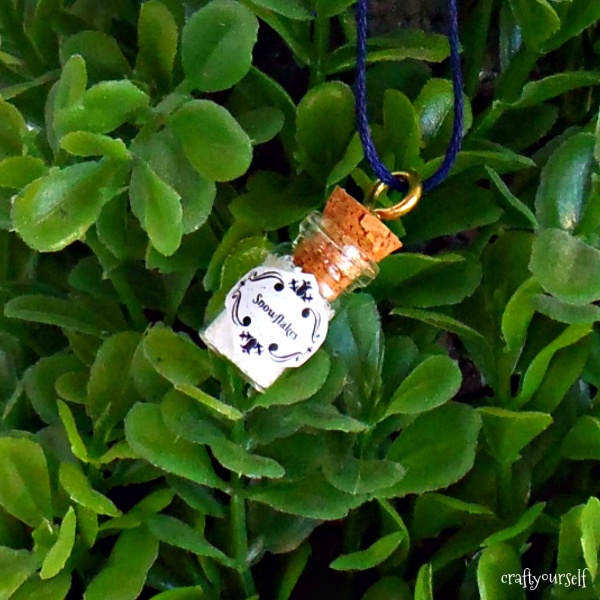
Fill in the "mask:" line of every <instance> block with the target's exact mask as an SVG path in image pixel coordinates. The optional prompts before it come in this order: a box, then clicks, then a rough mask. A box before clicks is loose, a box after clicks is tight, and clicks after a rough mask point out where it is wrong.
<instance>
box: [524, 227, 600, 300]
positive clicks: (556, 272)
mask: <svg viewBox="0 0 600 600" xmlns="http://www.w3.org/2000/svg"><path fill="white" fill-rule="evenodd" d="M529 268H530V269H531V272H532V273H533V274H534V275H535V277H536V278H537V280H538V281H539V282H540V284H541V285H542V287H543V288H544V289H545V290H546V291H547V292H549V293H551V294H554V295H555V296H557V297H558V298H560V299H561V300H564V301H565V302H570V303H571V304H589V303H590V302H594V301H596V300H598V299H600V251H599V250H596V249H595V248H592V247H591V246H589V245H588V244H586V243H585V242H583V241H581V240H580V239H579V238H576V237H573V236H572V235H570V234H569V233H568V232H566V231H561V230H560V229H545V230H544V231H542V232H540V233H539V234H538V235H537V236H536V239H535V242H534V243H533V252H532V254H531V262H530V264H529Z"/></svg>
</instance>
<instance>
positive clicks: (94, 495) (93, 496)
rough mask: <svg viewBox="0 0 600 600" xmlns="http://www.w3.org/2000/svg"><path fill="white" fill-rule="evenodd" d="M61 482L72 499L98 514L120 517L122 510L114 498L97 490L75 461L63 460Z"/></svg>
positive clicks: (60, 474)
mask: <svg viewBox="0 0 600 600" xmlns="http://www.w3.org/2000/svg"><path fill="white" fill-rule="evenodd" d="M58 475H59V480H60V484H61V485H62V487H63V488H64V490H65V491H66V492H67V494H69V496H70V498H71V500H73V501H74V502H76V503H77V504H79V505H80V506H84V507H85V508H87V509H89V510H91V511H93V512H94V513H96V514H98V515H108V516H109V517H118V516H119V515H120V514H121V511H120V510H119V509H118V508H117V507H116V506H115V505H114V503H113V502H112V500H110V499H109V498H107V497H106V496H104V495H103V494H101V493H100V492H98V491H96V490H95V489H94V488H93V487H92V484H91V483H90V481H89V479H88V478H87V477H86V476H85V475H84V474H83V472H82V471H81V469H80V468H79V466H78V465H77V464H75V463H69V462H62V463H61V464H60V468H59V471H58Z"/></svg>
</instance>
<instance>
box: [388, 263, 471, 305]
mask: <svg viewBox="0 0 600 600" xmlns="http://www.w3.org/2000/svg"><path fill="white" fill-rule="evenodd" d="M481 276H482V270H481V265H480V264H479V262H478V261H476V260H473V259H472V258H470V257H468V256H465V260H460V261H451V262H450V261H448V262H440V263H439V264H438V265H436V266H435V268H431V269H425V270H423V271H422V272H421V273H417V274H416V275H414V276H413V277H410V278H409V279H407V280H406V281H405V282H404V283H402V285H400V286H398V287H397V288H396V290H395V294H394V296H396V297H398V298H401V299H402V305H403V306H407V307H419V308H430V307H434V306H443V305H446V304H458V303H459V302H461V301H462V300H464V299H465V298H466V297H467V296H470V295H471V294H472V293H473V292H474V291H475V289H476V288H477V287H478V286H479V284H480V282H481Z"/></svg>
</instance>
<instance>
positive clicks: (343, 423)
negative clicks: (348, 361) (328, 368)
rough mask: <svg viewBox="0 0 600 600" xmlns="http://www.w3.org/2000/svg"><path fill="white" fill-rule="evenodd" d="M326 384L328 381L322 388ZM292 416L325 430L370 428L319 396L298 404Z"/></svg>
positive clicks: (354, 430) (354, 431)
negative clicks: (323, 401)
mask: <svg viewBox="0 0 600 600" xmlns="http://www.w3.org/2000/svg"><path fill="white" fill-rule="evenodd" d="M332 369H333V367H332ZM326 386H327V383H325V385H324V386H323V388H321V389H324V388H325V387H326ZM318 395H319V394H318ZM292 418H293V420H294V421H296V422H298V423H301V424H302V425H304V426H306V427H312V428H314V429H322V430H324V431H345V432H346V433H359V432H361V431H364V430H365V429H367V428H368V425H366V424H365V423H362V422H361V421H357V420H356V419H353V418H352V417H349V416H348V415H344V414H343V413H341V412H340V411H339V410H338V409H337V408H336V407H335V406H334V405H332V404H323V403H322V402H321V401H319V399H318V398H315V399H314V400H311V401H309V402H303V403H302V404H300V405H298V406H296V407H295V408H294V412H293V415H292Z"/></svg>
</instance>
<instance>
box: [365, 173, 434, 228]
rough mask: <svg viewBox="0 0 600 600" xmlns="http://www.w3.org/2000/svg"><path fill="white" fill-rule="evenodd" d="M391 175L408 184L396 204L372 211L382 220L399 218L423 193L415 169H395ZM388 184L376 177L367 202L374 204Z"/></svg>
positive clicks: (387, 187) (416, 202) (407, 211)
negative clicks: (404, 192)
mask: <svg viewBox="0 0 600 600" xmlns="http://www.w3.org/2000/svg"><path fill="white" fill-rule="evenodd" d="M392 175H393V176H394V177H396V178H398V179H403V180H404V181H406V183H407V184H408V192H406V195H405V196H404V198H402V200H400V202H398V204H394V206H390V207H389V208H376V209H373V210H372V212H373V214H374V215H376V216H377V217H379V218H380V219H381V220H382V221H393V220H394V219H399V218H400V217H402V216H404V215H405V214H406V213H409V212H410V211H411V210H412V209H413V208H414V207H415V206H416V205H417V204H418V202H419V200H420V199H421V194H422V193H423V183H422V181H421V177H420V176H419V174H418V173H416V172H415V171H396V172H394V173H392ZM389 187H390V186H389V185H388V184H387V183H384V182H383V181H381V179H378V180H377V181H376V182H375V184H374V185H373V189H372V190H371V193H370V194H369V201H368V204H370V205H374V204H375V203H376V202H377V200H378V199H379V197H380V196H381V194H383V193H385V192H387V191H388V189H389Z"/></svg>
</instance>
